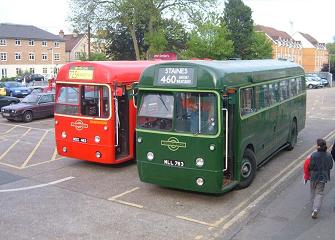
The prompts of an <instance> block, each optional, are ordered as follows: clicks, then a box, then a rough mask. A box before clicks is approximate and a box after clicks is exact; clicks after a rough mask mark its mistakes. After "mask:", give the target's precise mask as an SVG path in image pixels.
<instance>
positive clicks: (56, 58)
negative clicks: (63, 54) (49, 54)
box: [54, 53, 60, 61]
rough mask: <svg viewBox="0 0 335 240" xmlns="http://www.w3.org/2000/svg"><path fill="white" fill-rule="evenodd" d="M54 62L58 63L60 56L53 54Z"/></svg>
mask: <svg viewBox="0 0 335 240" xmlns="http://www.w3.org/2000/svg"><path fill="white" fill-rule="evenodd" d="M54 60H55V61H59V60H60V54H59V53H55V54H54Z"/></svg>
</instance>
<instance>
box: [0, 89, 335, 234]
mask: <svg viewBox="0 0 335 240" xmlns="http://www.w3.org/2000/svg"><path fill="white" fill-rule="evenodd" d="M334 94H335V89H315V90H309V91H308V105H307V115H308V116H307V121H306V128H305V130H303V132H301V134H300V135H299V137H298V144H297V146H296V148H295V149H294V151H291V152H286V151H283V152H281V153H280V154H278V155H277V156H276V157H275V158H274V159H273V160H272V161H270V162H269V163H268V164H266V165H265V166H264V167H262V168H261V169H259V171H258V172H257V177H256V179H255V181H254V183H253V184H252V185H251V186H250V187H249V188H247V189H244V190H241V191H232V192H229V193H227V194H224V195H222V196H213V195H205V194H198V193H192V192H185V191H178V190H173V189H167V188H161V187H158V186H155V185H151V184H146V183H142V182H140V181H139V179H138V176H137V168H136V164H135V162H134V161H132V162H129V163H126V164H122V165H118V166H106V165H101V164H94V163H89V162H83V161H79V160H76V159H68V158H63V157H61V156H59V155H58V154H57V152H56V147H55V140H54V129H53V124H54V122H53V118H47V119H43V120H37V121H33V122H31V123H19V122H18V123H16V122H15V123H12V122H8V121H7V120H5V119H3V118H1V117H0V142H1V143H0V204H1V208H0V216H1V218H0V236H1V239H8V240H11V239H15V240H17V239H71V240H72V239H128V240H131V239H155V240H156V239H195V240H201V239H214V238H218V239H222V238H220V237H218V236H220V234H222V232H223V231H227V230H228V229H229V228H230V227H231V226H232V225H236V223H239V222H240V221H241V219H242V218H240V216H241V217H245V216H246V215H248V214H249V213H250V212H252V211H253V209H254V207H255V206H256V205H261V204H262V203H263V201H265V200H266V199H269V198H271V197H273V195H275V194H276V192H278V191H280V188H281V185H282V184H283V183H284V181H285V179H288V178H291V177H292V176H293V177H294V176H296V175H297V174H298V172H299V171H298V170H297V169H299V168H300V167H301V163H302V162H303V160H304V159H305V157H306V156H307V154H309V153H310V152H311V151H312V150H314V140H315V139H316V138H317V137H325V138H327V140H329V141H333V139H334V137H335V128H334V126H335V124H334V123H335V117H334V114H333V111H334V106H335V105H334V100H333V99H334V98H333V97H332V96H334Z"/></svg>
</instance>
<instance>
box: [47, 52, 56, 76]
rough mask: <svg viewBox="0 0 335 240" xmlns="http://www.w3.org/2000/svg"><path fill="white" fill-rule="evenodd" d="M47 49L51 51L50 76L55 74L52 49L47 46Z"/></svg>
mask: <svg viewBox="0 0 335 240" xmlns="http://www.w3.org/2000/svg"><path fill="white" fill-rule="evenodd" d="M48 50H49V51H51V74H52V76H51V77H54V74H55V68H54V49H53V48H48Z"/></svg>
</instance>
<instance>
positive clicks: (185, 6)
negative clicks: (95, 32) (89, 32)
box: [71, 0, 216, 59]
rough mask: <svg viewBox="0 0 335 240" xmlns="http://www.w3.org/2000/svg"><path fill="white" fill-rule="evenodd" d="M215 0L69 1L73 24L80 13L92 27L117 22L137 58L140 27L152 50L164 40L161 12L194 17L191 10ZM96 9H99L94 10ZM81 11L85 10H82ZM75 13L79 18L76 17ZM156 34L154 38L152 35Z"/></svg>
mask: <svg viewBox="0 0 335 240" xmlns="http://www.w3.org/2000/svg"><path fill="white" fill-rule="evenodd" d="M215 1H216V0H71V2H72V7H71V8H72V9H76V10H77V12H75V13H74V16H73V17H72V18H71V19H72V21H73V22H74V23H75V24H77V23H78V21H80V19H83V18H82V17H81V16H82V15H85V16H88V19H89V21H88V22H89V23H90V24H94V25H95V27H96V28H98V27H104V26H105V24H106V23H108V24H109V25H113V24H120V25H121V26H123V27H125V28H126V29H127V31H128V32H129V34H130V36H131V39H132V43H133V49H134V51H135V56H136V59H140V58H141V57H142V58H143V56H145V55H146V54H143V53H141V49H140V44H141V41H142V39H138V38H137V36H138V32H139V31H140V30H141V31H142V30H144V33H143V34H145V37H147V43H148V44H153V45H154V46H153V47H152V48H150V46H149V49H150V51H152V50H153V49H156V48H157V46H158V43H162V42H164V39H163V37H162V36H163V32H162V28H160V26H159V23H161V19H162V16H163V15H164V14H170V15H171V16H174V14H179V15H178V16H180V15H182V16H185V15H187V16H189V17H190V16H194V15H193V13H194V9H206V8H207V9H208V6H209V5H210V4H212V3H215ZM83 6H92V9H93V10H92V11H91V12H90V11H87V7H85V8H83V13H82V14H81V9H82V7H83ZM96 9H98V10H99V11H95V10H96ZM84 10H85V11H84ZM78 16H79V17H78ZM155 33H158V35H159V36H158V37H157V38H156V37H155Z"/></svg>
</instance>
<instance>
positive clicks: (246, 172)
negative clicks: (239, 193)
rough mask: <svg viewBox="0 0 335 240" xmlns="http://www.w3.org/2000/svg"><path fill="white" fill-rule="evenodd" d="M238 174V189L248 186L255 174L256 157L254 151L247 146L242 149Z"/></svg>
mask: <svg viewBox="0 0 335 240" xmlns="http://www.w3.org/2000/svg"><path fill="white" fill-rule="evenodd" d="M240 174H241V181H240V183H239V184H238V187H237V188H238V189H242V188H246V187H248V186H249V185H250V184H251V183H252V181H253V180H254V178H255V176H256V158H255V154H254V152H253V151H252V150H251V149H249V148H247V149H246V150H245V151H244V154H243V159H242V165H241V172H240Z"/></svg>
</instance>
